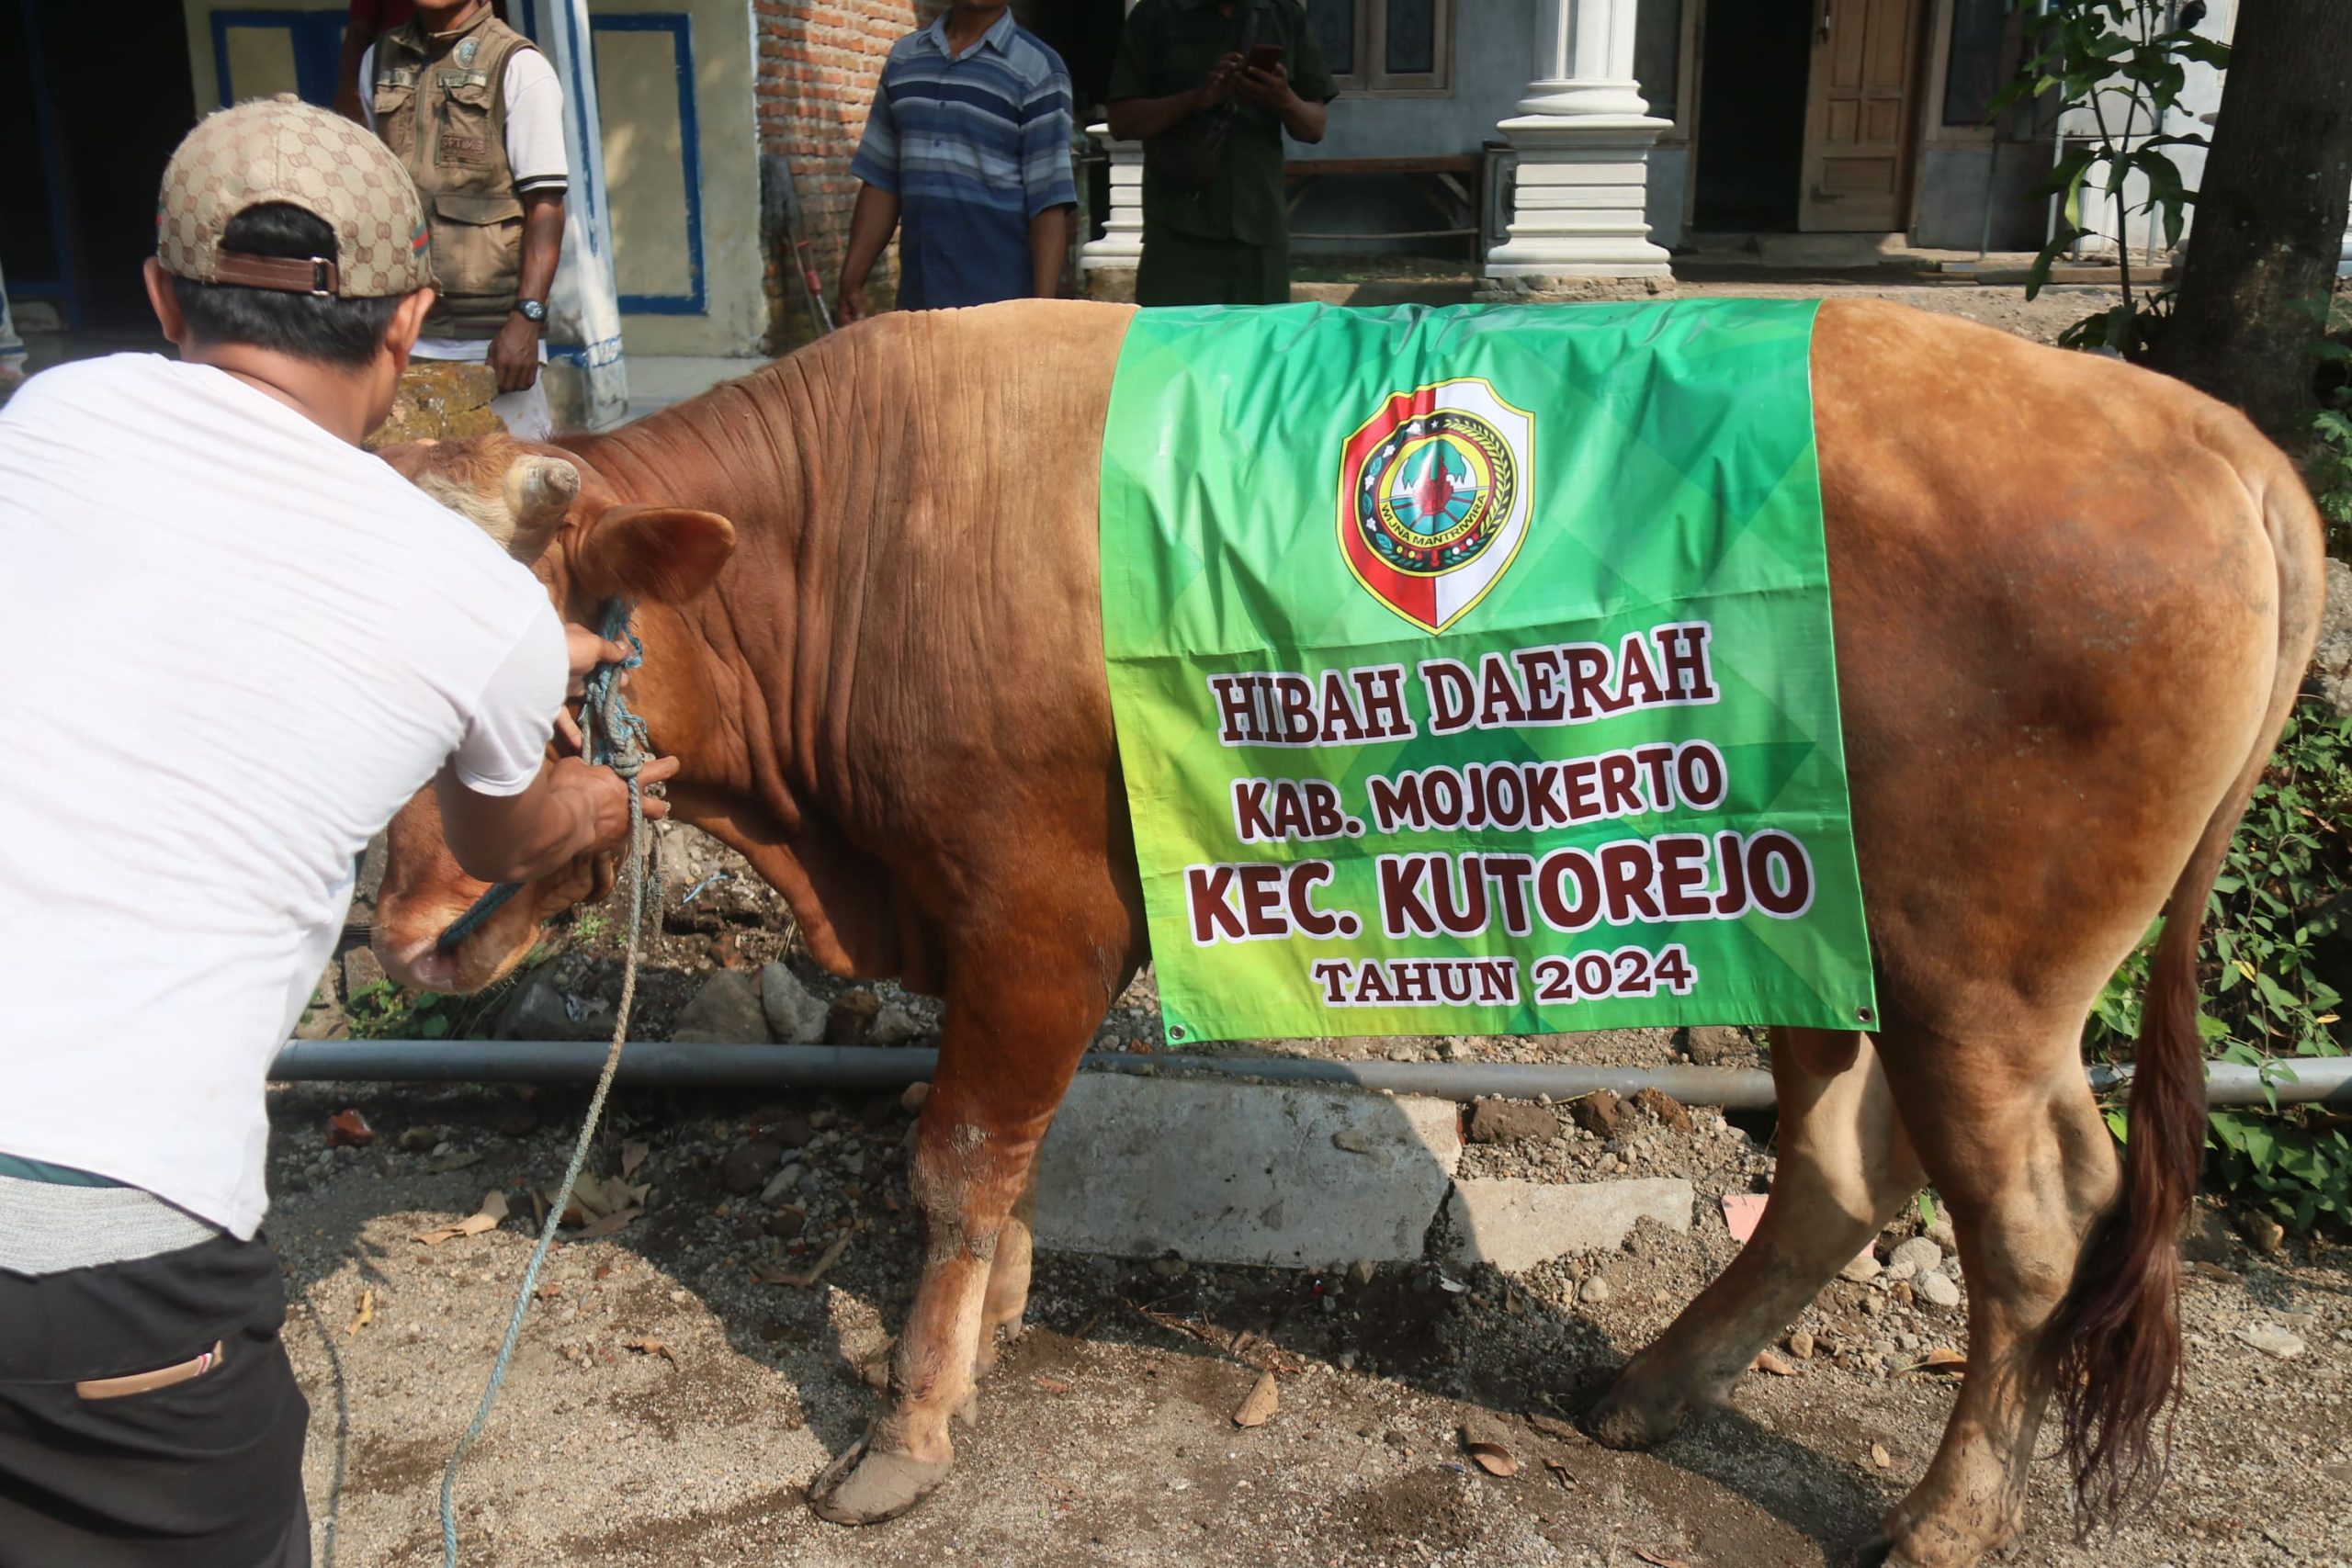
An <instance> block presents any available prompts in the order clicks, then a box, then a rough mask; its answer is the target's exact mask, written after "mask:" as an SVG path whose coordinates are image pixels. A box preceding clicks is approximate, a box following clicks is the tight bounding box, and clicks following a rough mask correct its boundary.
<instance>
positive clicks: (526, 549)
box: [504, 454, 580, 560]
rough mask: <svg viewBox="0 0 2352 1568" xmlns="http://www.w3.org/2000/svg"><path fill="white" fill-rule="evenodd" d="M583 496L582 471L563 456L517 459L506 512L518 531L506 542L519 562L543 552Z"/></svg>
mask: <svg viewBox="0 0 2352 1568" xmlns="http://www.w3.org/2000/svg"><path fill="white" fill-rule="evenodd" d="M579 497H580V470H579V469H577V468H573V467H572V466H571V464H569V463H567V462H565V461H564V460H563V459H562V458H560V457H539V456H537V455H536V454H534V455H532V456H529V457H517V458H516V459H515V461H514V463H513V464H512V465H510V466H509V467H508V468H507V470H506V510H507V514H508V515H509V516H511V517H512V518H514V520H515V531H514V533H513V534H511V535H510V536H508V537H507V538H506V540H505V541H504V543H505V545H506V549H507V553H508V554H509V555H512V556H513V557H515V559H517V560H532V559H535V558H537V556H538V553H539V551H541V550H542V549H544V548H546V547H547V542H548V537H549V536H551V535H552V534H554V532H555V530H556V529H557V527H558V526H560V525H561V524H562V522H563V518H564V514H565V513H568V512H570V511H571V503H572V502H574V501H576V500H578V499H579Z"/></svg>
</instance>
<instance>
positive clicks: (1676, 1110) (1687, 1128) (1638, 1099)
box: [1634, 1089, 1698, 1136]
mask: <svg viewBox="0 0 2352 1568" xmlns="http://www.w3.org/2000/svg"><path fill="white" fill-rule="evenodd" d="M1634 1109H1635V1110H1636V1111H1647V1112H1648V1113H1649V1114H1651V1115H1652V1116H1655V1117H1657V1119H1658V1120H1659V1121H1660V1122H1664V1123H1666V1125H1668V1127H1671V1128H1673V1129H1674V1130H1675V1131H1676V1132H1678V1133H1680V1134H1685V1135H1686V1136H1687V1135H1688V1134H1692V1133H1695V1132H1697V1131H1698V1127H1697V1126H1696V1124H1694V1123H1693V1122H1691V1112H1690V1111H1686V1110H1684V1109H1683V1107H1682V1102H1681V1101H1680V1100H1677V1099H1675V1098H1674V1097H1673V1096H1672V1095H1670V1094H1668V1093H1667V1092H1666V1091H1665V1090H1664V1089H1644V1090H1642V1092H1641V1093H1639V1094H1637V1095H1635V1096H1634Z"/></svg>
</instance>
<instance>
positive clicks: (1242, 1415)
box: [1233, 1372, 1283, 1427]
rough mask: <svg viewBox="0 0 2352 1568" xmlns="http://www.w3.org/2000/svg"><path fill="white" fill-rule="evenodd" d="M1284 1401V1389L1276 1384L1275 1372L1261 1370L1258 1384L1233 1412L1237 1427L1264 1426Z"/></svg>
mask: <svg viewBox="0 0 2352 1568" xmlns="http://www.w3.org/2000/svg"><path fill="white" fill-rule="evenodd" d="M1282 1402H1283V1395H1282V1390H1280V1389H1278V1388H1276V1387H1275V1386H1274V1374H1273V1373H1272V1372H1260V1373H1259V1374H1258V1381H1257V1382H1256V1384H1255V1385H1253V1386H1252V1387H1251V1388H1250V1393H1249V1394H1248V1396H1247V1397H1245V1398H1244V1399H1243V1400H1242V1401H1241V1408H1240V1409H1238V1410H1237V1411H1235V1412H1234V1413H1233V1424H1234V1425H1235V1426H1237V1427H1262V1426H1264V1425H1265V1424H1266V1423H1267V1422H1269V1421H1271V1420H1272V1419H1273V1418H1274V1412H1275V1411H1276V1410H1278V1409H1280V1408H1281V1406H1282Z"/></svg>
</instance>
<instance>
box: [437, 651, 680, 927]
mask: <svg viewBox="0 0 2352 1568" xmlns="http://www.w3.org/2000/svg"><path fill="white" fill-rule="evenodd" d="M541 617H545V618H544V619H543V618H541ZM553 623H554V617H553V616H552V615H547V612H546V611H545V609H544V608H542V609H541V610H540V611H539V612H538V613H537V615H534V616H532V617H531V622H530V624H529V625H528V626H526V629H525V631H524V633H523V635H522V636H521V637H518V638H517V639H516V641H515V646H514V647H513V648H512V649H509V650H508V651H507V655H506V657H505V659H503V660H501V661H500V663H499V666H498V668H497V669H496V670H494V671H492V673H491V675H490V678H489V679H488V680H487V681H486V682H483V685H482V690H481V694H480V696H479V697H477V698H476V699H475V704H474V711H473V714H472V716H471V717H470V718H469V720H468V722H467V726H466V733H465V736H464V739H461V740H460V741H459V743H458V748H457V750H455V751H454V752H452V753H451V754H450V757H449V760H448V761H447V763H445V764H444V765H443V766H442V768H441V771H440V772H439V773H437V774H436V775H435V778H434V780H433V793H434V795H435V799H436V800H437V801H438V802H439V804H440V807H441V829H442V836H443V837H444V838H445V839H446V840H447V842H448V845H449V851H450V853H451V854H453V855H454V856H456V858H457V862H458V865H459V866H460V867H461V868H463V869H464V871H465V873H466V874H467V875H469V876H471V877H474V878H476V879H478V880H480V881H483V882H529V881H533V880H535V879H537V878H538V877H542V876H545V875H548V874H549V873H551V872H554V871H558V870H560V869H561V868H562V867H564V866H566V865H568V864H570V863H571V862H572V861H574V860H576V859H578V858H579V857H580V856H582V855H584V854H590V853H593V852H596V851H599V850H604V849H609V848H612V847H613V846H614V845H616V844H617V843H619V842H620V840H621V839H622V837H623V836H624V835H626V834H627V832H628V784H625V783H624V782H623V781H622V779H621V777H620V775H619V774H617V773H614V772H613V771H612V770H611V769H610V768H600V767H592V766H590V765H589V764H588V763H586V762H583V761H581V760H580V759H579V758H577V757H557V758H553V759H550V758H549V757H548V754H547V750H548V719H547V717H546V714H547V711H548V705H549V704H550V703H551V702H554V701H556V700H558V699H559V697H560V699H561V700H562V701H565V702H571V701H575V700H577V697H578V694H579V693H580V691H581V689H582V684H583V683H584V682H585V680H586V678H587V675H588V672H589V671H592V670H594V668H595V667H596V666H597V665H598V664H600V663H604V662H606V661H608V660H609V661H615V662H617V661H618V660H623V659H626V658H628V654H629V649H628V647H627V645H625V644H622V643H619V642H615V641H607V640H606V639H605V638H604V637H599V636H597V635H596V634H595V633H594V632H592V631H590V630H589V629H588V628H587V627H585V626H564V627H563V628H562V630H561V635H560V649H559V647H558V646H556V632H555V627H554V624H553ZM559 658H560V660H562V662H563V666H564V671H563V674H564V680H563V683H562V684H561V685H560V686H559V685H558V684H557V683H556V682H555V679H554V676H555V664H556V660H558V659H559ZM564 717H565V716H564V715H563V714H562V713H561V712H560V710H559V714H558V719H559V728H563V729H569V730H570V731H571V736H570V738H571V740H572V744H573V745H574V747H575V749H576V747H577V734H578V731H577V730H576V729H572V728H571V727H570V726H569V725H568V724H564V723H563V722H562V720H563V719H564ZM677 771H678V764H677V760H676V759H675V758H657V759H652V760H650V761H647V763H646V764H645V766H644V768H643V769H642V770H641V771H640V772H639V774H638V782H639V786H640V787H642V786H643V785H645V784H655V783H659V782H660V781H661V780H663V779H666V778H669V777H671V776H672V775H673V774H674V773H676V772H677ZM644 807H645V815H646V817H647V818H648V819H649V820H656V821H658V820H659V819H660V818H662V817H663V816H665V815H666V814H667V813H668V811H669V807H668V805H667V804H666V803H664V802H662V801H661V800H659V799H655V798H653V797H650V796H648V797H646V799H645V801H644Z"/></svg>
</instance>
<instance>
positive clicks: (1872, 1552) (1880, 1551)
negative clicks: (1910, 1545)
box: [1849, 1535, 1911, 1568]
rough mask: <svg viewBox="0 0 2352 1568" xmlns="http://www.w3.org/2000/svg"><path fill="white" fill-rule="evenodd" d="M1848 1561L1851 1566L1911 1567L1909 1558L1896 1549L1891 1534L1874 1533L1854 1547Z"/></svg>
mask: <svg viewBox="0 0 2352 1568" xmlns="http://www.w3.org/2000/svg"><path fill="white" fill-rule="evenodd" d="M1849 1562H1851V1564H1852V1568H1911V1559H1910V1558H1908V1557H1905V1555H1904V1554H1903V1552H1902V1551H1900V1550H1899V1549H1898V1543H1897V1542H1896V1540H1895V1539H1894V1537H1893V1536H1891V1535H1874V1536H1872V1537H1871V1539H1870V1540H1866V1541H1864V1542H1862V1544H1861V1545H1860V1546H1858V1547H1856V1548H1854V1555H1853V1557H1852V1558H1851V1559H1849Z"/></svg>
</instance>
